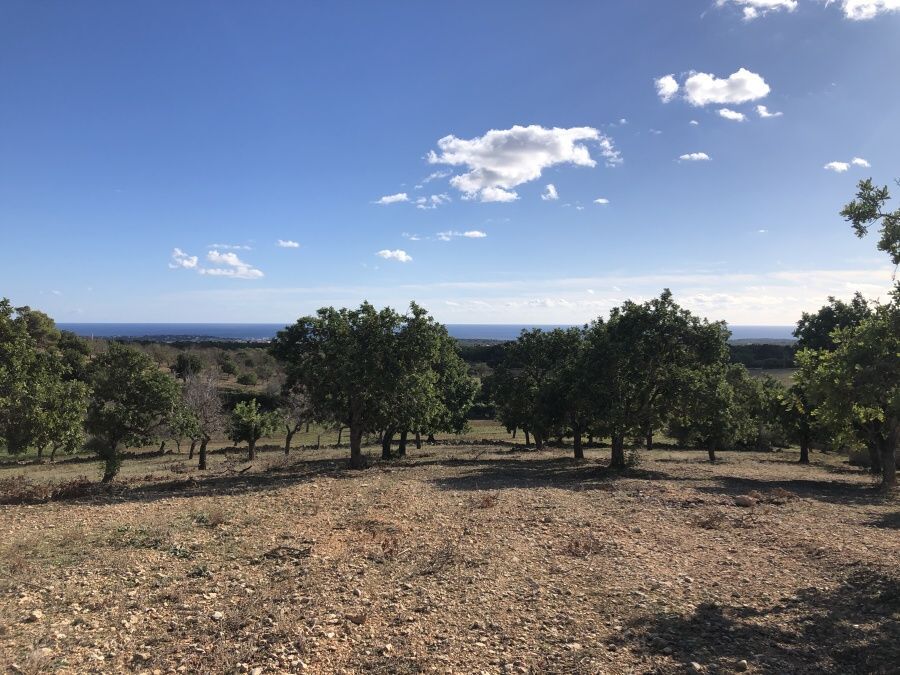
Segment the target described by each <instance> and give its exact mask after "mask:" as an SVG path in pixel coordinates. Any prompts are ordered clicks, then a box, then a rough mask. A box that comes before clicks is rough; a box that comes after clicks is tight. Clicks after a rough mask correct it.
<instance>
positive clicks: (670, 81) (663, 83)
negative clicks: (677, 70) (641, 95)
mask: <svg viewBox="0 0 900 675" xmlns="http://www.w3.org/2000/svg"><path fill="white" fill-rule="evenodd" d="M653 83H654V84H655V85H656V95H657V96H659V98H660V100H662V102H663V103H668V102H669V101H671V100H672V99H673V98H675V94H677V93H678V89H679V88H680V87H679V85H678V81H677V80H676V79H675V76H674V75H663V76H662V77H658V78H656V79H655V80H654V81H653Z"/></svg>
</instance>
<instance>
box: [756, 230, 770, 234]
mask: <svg viewBox="0 0 900 675" xmlns="http://www.w3.org/2000/svg"><path fill="white" fill-rule="evenodd" d="M767 232H768V230H757V231H756V233H757V234H766V233H767Z"/></svg>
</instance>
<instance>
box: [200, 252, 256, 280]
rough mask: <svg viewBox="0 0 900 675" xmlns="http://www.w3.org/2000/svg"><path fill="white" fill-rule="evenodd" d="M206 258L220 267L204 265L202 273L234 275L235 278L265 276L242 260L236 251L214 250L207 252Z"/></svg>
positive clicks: (218, 275)
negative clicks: (223, 251)
mask: <svg viewBox="0 0 900 675" xmlns="http://www.w3.org/2000/svg"><path fill="white" fill-rule="evenodd" d="M206 259H207V260H208V261H209V262H211V263H213V264H214V265H220V267H202V268H200V270H199V272H200V274H205V275H208V276H213V277H233V278H235V279H259V278H261V277H262V276H263V273H262V271H261V270H258V269H256V268H255V267H253V266H252V265H250V264H249V263H246V262H244V261H243V260H241V259H240V258H239V257H238V256H237V254H236V253H222V252H221V251H218V250H212V251H210V252H209V253H207V254H206Z"/></svg>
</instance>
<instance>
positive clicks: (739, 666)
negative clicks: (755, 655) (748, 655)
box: [734, 659, 749, 673]
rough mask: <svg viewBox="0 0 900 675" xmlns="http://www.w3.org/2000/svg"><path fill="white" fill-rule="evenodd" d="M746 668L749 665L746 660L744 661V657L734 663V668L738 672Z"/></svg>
mask: <svg viewBox="0 0 900 675" xmlns="http://www.w3.org/2000/svg"><path fill="white" fill-rule="evenodd" d="M747 668H749V666H748V665H747V661H745V660H744V659H741V660H740V661H738V662H737V663H736V664H735V665H734V669H735V670H736V671H737V672H739V673H743V672H744V671H746V670H747Z"/></svg>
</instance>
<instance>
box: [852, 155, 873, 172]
mask: <svg viewBox="0 0 900 675" xmlns="http://www.w3.org/2000/svg"><path fill="white" fill-rule="evenodd" d="M850 163H851V164H852V165H853V166H861V167H864V168H866V169H868V168H869V167H870V166H872V165H871V164H869V163H868V162H867V161H866V160H864V159H863V158H862V157H854V158H853V159H851V160H850Z"/></svg>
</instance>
